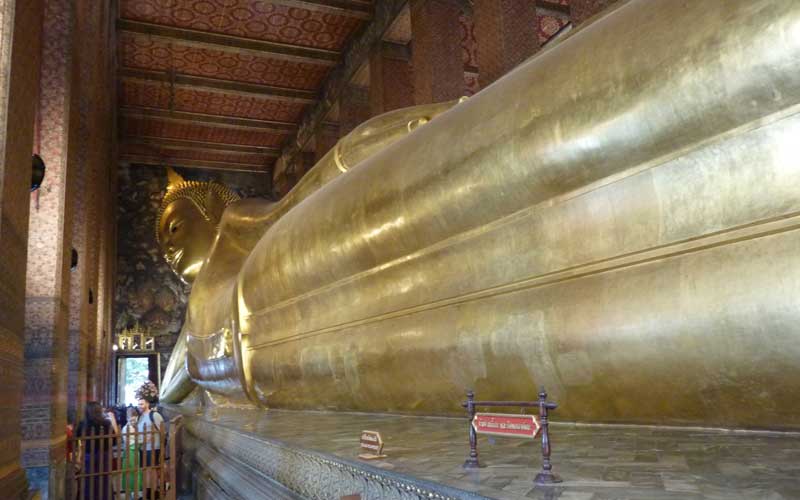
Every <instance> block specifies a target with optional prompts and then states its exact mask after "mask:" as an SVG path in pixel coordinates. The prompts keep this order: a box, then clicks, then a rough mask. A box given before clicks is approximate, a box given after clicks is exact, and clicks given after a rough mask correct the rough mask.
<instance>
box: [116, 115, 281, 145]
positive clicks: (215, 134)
mask: <svg viewBox="0 0 800 500" xmlns="http://www.w3.org/2000/svg"><path fill="white" fill-rule="evenodd" d="M122 135H123V136H126V137H164V138H167V139H179V140H187V141H203V142H208V143H218V144H241V145H245V146H269V147H279V146H280V145H281V144H282V143H283V141H284V140H286V137H287V135H286V134H279V133H275V132H270V131H266V130H256V129H247V128H234V127H215V126H208V125H202V124H199V123H179V122H174V121H170V120H162V119H157V118H152V117H150V118H140V117H125V118H123V120H122Z"/></svg>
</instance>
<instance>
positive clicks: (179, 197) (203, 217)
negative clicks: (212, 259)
mask: <svg viewBox="0 0 800 500" xmlns="http://www.w3.org/2000/svg"><path fill="white" fill-rule="evenodd" d="M167 175H168V177H169V184H168V185H167V192H166V194H165V195H164V199H163V200H161V207H160V208H159V210H158V217H157V219H156V240H157V241H158V244H159V246H160V247H161V251H162V252H163V255H164V258H165V259H166V260H167V262H168V263H169V265H170V267H171V268H172V270H173V271H174V272H175V274H177V275H178V276H179V277H180V278H181V279H182V280H183V281H184V282H185V283H192V282H193V281H194V279H195V278H196V277H197V274H198V273H199V272H200V269H201V268H202V267H203V264H204V263H205V261H206V258H207V257H208V254H209V251H210V250H211V246H212V244H213V243H214V238H215V237H216V234H217V227H218V226H219V221H220V219H221V218H222V212H223V211H224V210H225V207H227V206H228V205H230V204H231V203H233V202H235V201H237V200H238V199H239V196H238V195H237V194H236V193H234V192H233V191H231V190H230V189H228V188H227V187H225V186H223V185H222V184H218V183H216V182H199V181H187V180H184V179H183V177H181V176H180V175H179V174H178V173H177V172H175V171H174V170H172V169H171V168H169V169H167Z"/></svg>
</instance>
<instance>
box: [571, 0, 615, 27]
mask: <svg viewBox="0 0 800 500" xmlns="http://www.w3.org/2000/svg"><path fill="white" fill-rule="evenodd" d="M616 1H617V0H570V2H569V15H570V20H571V21H572V24H573V26H578V25H579V24H581V23H583V22H584V21H586V20H587V19H589V18H590V17H592V16H593V15H595V14H597V13H598V12H600V11H602V10H605V9H606V8H607V7H608V6H610V5H612V4H613V3H616Z"/></svg>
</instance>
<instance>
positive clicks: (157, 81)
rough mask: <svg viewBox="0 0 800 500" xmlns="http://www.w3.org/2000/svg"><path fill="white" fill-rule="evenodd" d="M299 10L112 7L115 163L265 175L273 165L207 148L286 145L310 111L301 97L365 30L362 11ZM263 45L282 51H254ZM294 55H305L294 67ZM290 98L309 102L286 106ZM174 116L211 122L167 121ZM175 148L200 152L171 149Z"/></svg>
mask: <svg viewBox="0 0 800 500" xmlns="http://www.w3.org/2000/svg"><path fill="white" fill-rule="evenodd" d="M353 3H356V2H353ZM303 5H304V4H303V3H301V2H298V3H297V7H290V6H287V5H286V2H285V1H274V2H273V1H268V0H120V2H119V13H120V14H119V15H120V20H121V24H120V28H119V32H118V64H119V70H120V82H119V93H118V94H119V105H120V106H123V107H125V108H126V112H125V114H124V117H123V119H122V120H120V128H121V130H120V132H121V134H120V135H121V137H122V143H123V150H122V153H123V154H124V155H125V156H126V157H128V158H130V157H133V156H135V155H141V156H142V158H148V159H151V158H153V157H156V158H164V159H170V160H175V162H176V164H178V165H181V164H183V165H190V164H191V163H192V160H196V161H195V163H196V164H199V162H200V161H202V162H230V163H236V164H249V165H254V166H257V168H258V169H261V168H264V166H265V165H268V164H269V163H270V162H271V158H272V157H273V156H274V155H268V154H253V153H252V152H249V153H241V152H235V151H234V152H227V151H216V149H215V148H217V149H220V148H222V149H225V146H228V149H230V148H231V147H233V148H236V147H237V146H247V147H251V148H252V147H265V148H280V147H281V146H282V145H283V144H284V143H285V142H286V141H287V140H289V138H290V133H291V130H292V127H291V126H292V125H294V126H296V125H297V124H298V123H299V121H300V119H301V118H302V116H303V113H304V112H305V111H306V109H307V108H308V107H309V106H313V105H314V102H313V101H312V102H309V100H308V97H309V96H311V97H313V95H314V94H315V93H316V92H317V91H319V89H320V87H321V86H322V84H323V82H324V80H325V78H326V76H327V75H328V73H329V72H330V70H331V67H332V66H331V65H332V62H333V61H332V60H331V56H335V54H336V52H340V51H341V50H342V49H343V48H344V46H345V44H346V43H347V42H348V40H349V39H350V37H352V35H353V34H354V33H355V32H356V31H357V30H358V29H359V28H361V27H362V26H363V23H364V22H365V21H364V19H363V18H364V12H363V9H362V11H360V12H350V13H348V12H345V11H336V12H334V11H333V10H331V9H326V8H325V7H324V6H323V7H321V8H317V7H314V8H310V9H305V8H302V6H303ZM361 5H362V6H363V4H361ZM143 23H144V24H143ZM181 30H183V31H181ZM186 30H190V31H186ZM212 34H216V35H220V34H221V35H227V36H228V38H224V43H223V42H219V41H218V40H222V39H220V38H219V37H217V38H216V39H214V38H211V39H209V36H211V35H212ZM231 36H232V37H235V38H230V37H231ZM209 40H210V41H209ZM263 41H267V42H277V43H279V44H281V45H280V46H279V47H287V48H288V49H289V50H288V51H283V50H282V49H281V50H277V49H276V50H273V51H268V50H270V49H269V47H268V48H267V50H263V48H264V46H263V45H256V46H254V45H253V42H258V43H261V44H263ZM248 44H249V45H248ZM252 47H256V48H252ZM309 48H311V49H324V50H326V51H329V52H327V53H326V54H327V55H325V54H322V55H320V56H319V57H320V58H319V59H318V58H317V55H316V54H318V52H313V51H312V52H309ZM298 50H299V51H303V50H304V51H306V52H302V53H300V54H301V56H300V57H298V56H297V54H298V53H299V52H297V51H298ZM330 51H333V52H330ZM285 52H288V53H285ZM171 82H173V83H171ZM295 91H304V92H306V93H307V94H304V95H303V96H301V97H302V98H298V99H293V98H292V97H293V96H296V95H298V94H297V92H295ZM309 92H310V94H308V93H309ZM277 94H280V95H277ZM287 95H288V98H287ZM175 113H178V114H179V113H195V114H203V115H211V117H216V118H214V119H209V118H203V117H202V116H200V117H197V116H196V115H182V116H181V117H175V116H173V114H175ZM193 119H196V120H198V121H196V122H192V121H190V120H193ZM241 119H247V120H257V122H254V123H250V122H247V123H242V122H241ZM237 120H239V121H237ZM267 122H284V124H283V125H282V124H280V123H279V124H274V125H273V124H271V123H267ZM284 125H285V126H284ZM143 139H144V140H145V141H144V142H145V144H143V143H142V141H143ZM176 140H178V141H180V140H183V141H192V145H193V146H194V145H195V143H197V144H198V145H199V146H198V147H196V148H195V149H191V148H188V147H184V146H183V145H182V144H181V145H180V146H181V147H177V146H176V145H175V143H174V141H176ZM170 141H173V142H172V143H170ZM181 161H183V163H181Z"/></svg>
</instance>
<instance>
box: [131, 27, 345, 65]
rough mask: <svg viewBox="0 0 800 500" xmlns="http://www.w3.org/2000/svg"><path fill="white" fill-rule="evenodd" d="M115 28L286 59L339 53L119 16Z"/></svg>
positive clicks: (311, 59)
mask: <svg viewBox="0 0 800 500" xmlns="http://www.w3.org/2000/svg"><path fill="white" fill-rule="evenodd" d="M117 30H118V31H122V32H126V33H138V34H142V35H150V36H153V37H158V38H164V39H167V40H175V41H178V42H181V43H185V44H187V45H192V46H197V47H201V48H210V49H216V50H224V49H235V50H236V51H245V52H249V53H252V54H255V55H259V56H267V57H274V58H278V59H289V60H293V61H298V62H305V63H311V64H318V65H321V66H335V65H336V62H337V61H338V60H339V55H340V54H339V52H337V51H335V50H327V49H316V48H313V47H303V46H300V45H290V44H285V43H278V42H268V41H266V40H256V39H254V38H244V37H239V36H233V35H223V34H219V33H210V32H208V31H199V30H192V29H185V28H177V27H174V26H166V25H163V24H153V23H145V22H141V21H132V20H130V19H118V20H117Z"/></svg>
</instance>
